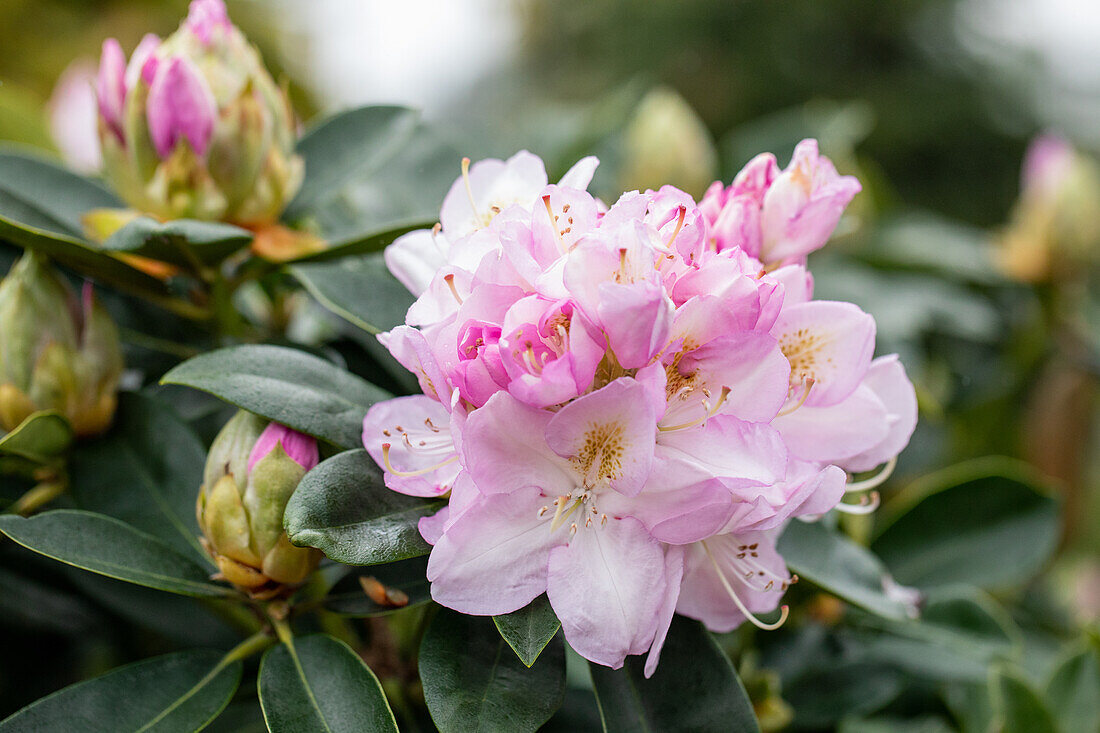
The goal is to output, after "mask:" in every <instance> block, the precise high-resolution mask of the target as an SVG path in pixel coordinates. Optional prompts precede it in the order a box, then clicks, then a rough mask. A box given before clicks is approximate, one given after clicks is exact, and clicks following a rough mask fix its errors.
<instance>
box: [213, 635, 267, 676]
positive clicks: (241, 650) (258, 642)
mask: <svg viewBox="0 0 1100 733" xmlns="http://www.w3.org/2000/svg"><path fill="white" fill-rule="evenodd" d="M274 643H275V638H274V637H273V636H271V634H270V633H268V632H267V631H257V632H256V633H255V634H253V635H252V636H250V637H248V638H247V639H245V640H244V641H242V642H241V643H240V644H238V645H237V646H235V647H233V648H232V649H230V650H229V651H228V652H226V654H225V656H224V657H222V660H221V661H220V662H218V668H219V669H220V668H222V667H224V666H226V665H227V664H232V663H233V662H236V661H237V660H238V659H248V658H249V657H251V656H252V655H253V654H258V653H259V652H262V651H263V650H264V649H267V648H268V647H269V646H271V645H273V644H274Z"/></svg>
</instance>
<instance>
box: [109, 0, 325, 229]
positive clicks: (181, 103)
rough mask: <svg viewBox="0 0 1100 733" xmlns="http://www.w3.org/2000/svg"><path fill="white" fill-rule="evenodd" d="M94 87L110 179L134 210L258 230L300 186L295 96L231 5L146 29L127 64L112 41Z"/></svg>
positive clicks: (212, 4)
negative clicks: (162, 32)
mask: <svg viewBox="0 0 1100 733" xmlns="http://www.w3.org/2000/svg"><path fill="white" fill-rule="evenodd" d="M96 91H97V94H98V98H99V105H98V108H99V138H100V143H101V145H102V147H103V157H104V171H105V175H106V177H107V180H108V181H109V182H110V183H111V184H112V185H113V186H114V188H115V190H116V191H117V192H118V194H119V195H120V196H121V197H122V198H123V199H124V200H125V201H126V202H127V203H128V204H130V205H131V206H132V207H133V208H135V209H138V210H140V211H142V212H145V213H148V214H152V215H153V216H156V217H159V218H162V219H178V218H184V217H187V218H194V219H206V220H221V221H229V222H233V223H236V224H241V225H243V226H252V227H258V226H262V225H265V224H270V223H272V222H274V221H275V220H276V219H277V218H278V216H279V214H280V213H281V212H282V209H283V207H284V205H285V204H286V203H287V202H288V201H289V200H290V198H291V197H293V195H294V194H295V193H296V192H297V190H298V187H299V186H300V185H301V180H302V172H303V163H302V160H301V158H299V157H298V156H296V155H294V152H293V149H294V142H295V130H294V120H293V115H292V113H291V110H290V105H289V102H288V100H287V97H286V93H285V91H284V90H283V89H281V88H280V87H279V86H277V85H276V83H275V81H274V80H273V79H272V78H271V75H270V74H269V73H268V71H267V70H266V69H265V68H264V66H263V63H262V61H261V60H260V55H259V53H258V52H257V51H256V49H255V48H254V47H253V46H252V45H251V44H249V43H248V41H247V40H246V39H245V37H244V36H243V35H242V34H241V32H240V31H239V30H238V29H237V28H236V27H235V26H234V25H233V24H232V23H231V22H230V21H229V17H228V15H227V14H226V11H225V5H224V3H223V2H222V0H193V2H192V3H191V9H190V13H189V14H188V17H187V19H186V20H185V21H184V22H183V23H182V24H181V26H180V28H179V30H177V31H176V32H175V33H174V34H172V35H171V36H169V37H168V38H166V39H165V40H164V41H163V42H161V41H160V40H159V39H157V38H156V37H155V36H146V37H145V39H143V40H142V42H141V44H140V45H139V46H138V48H137V49H135V51H134V53H133V55H132V56H131V59H130V62H129V64H127V63H126V61H125V58H124V56H123V53H122V49H121V48H120V47H119V45H118V42H117V41H114V40H113V39H111V40H108V41H107V42H105V43H104V44H103V56H102V58H101V61H100V70H99V75H98V77H97V83H96Z"/></svg>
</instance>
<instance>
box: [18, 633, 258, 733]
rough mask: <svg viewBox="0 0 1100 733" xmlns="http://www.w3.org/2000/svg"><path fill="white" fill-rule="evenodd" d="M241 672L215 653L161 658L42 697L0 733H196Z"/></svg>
mask: <svg viewBox="0 0 1100 733" xmlns="http://www.w3.org/2000/svg"><path fill="white" fill-rule="evenodd" d="M241 669H242V665H241V663H240V662H230V663H225V662H223V661H221V654H220V653H219V652H215V651H208V650H201V649H192V650H188V651H184V652H176V653H175V654H166V655H165V656H163V657H156V658H154V659H148V660H145V661H143V662H137V663H135V664H129V665H127V666H125V667H120V668H119V669H116V670H113V671H111V672H108V673H107V674H105V675H103V676H102V677H96V678H95V679H93V680H88V681H86V682H79V683H77V684H75V685H72V686H70V687H66V688H65V689H63V690H61V691H59V692H55V693H54V694H52V695H50V696H48V697H44V698H42V699H41V700H39V701H37V702H35V703H32V704H31V705H29V706H28V707H25V708H23V709H22V710H20V711H19V712H17V713H16V714H15V715H12V716H11V717H10V718H8V719H7V720H5V721H4V722H3V723H0V733H16V732H17V731H76V730H79V731H81V733H117V731H122V730H126V731H137V733H152V732H153V731H158V732H160V733H172V732H174V731H197V730H202V729H203V728H205V727H206V726H207V725H208V724H209V723H210V721H212V720H213V719H214V718H216V717H217V716H218V714H219V713H220V712H221V711H222V709H223V708H225V706H226V705H227V704H228V703H229V699H230V698H231V697H233V693H234V692H236V690H237V685H238V684H239V683H240V680H241Z"/></svg>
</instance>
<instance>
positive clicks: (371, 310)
mask: <svg viewBox="0 0 1100 733" xmlns="http://www.w3.org/2000/svg"><path fill="white" fill-rule="evenodd" d="M290 274H292V275H293V276H294V277H295V278H297V279H298V281H299V282H300V283H302V285H303V286H305V288H306V290H308V291H309V292H310V294H311V295H312V296H313V297H314V298H316V299H317V301H318V302H319V303H320V304H321V305H323V306H324V307H325V308H327V309H329V310H330V311H332V312H333V313H335V314H336V315H338V316H340V317H341V318H344V319H345V320H347V321H350V322H351V323H353V324H355V325H356V326H358V327H359V328H361V329H363V330H364V331H369V332H370V333H379V332H381V331H388V330H389V329H391V328H393V327H394V326H398V325H401V324H402V323H404V322H405V313H406V311H408V310H409V306H410V305H412V304H413V300H414V298H413V296H412V294H411V293H409V291H408V289H406V288H405V286H404V285H402V284H401V283H400V282H398V281H397V278H395V277H394V276H393V275H391V274H390V272H389V270H387V269H386V263H385V262H384V261H383V259H382V255H380V254H372V255H366V256H363V257H348V258H346V259H343V260H340V261H338V262H324V263H316V264H301V265H294V266H292V267H291V268H290Z"/></svg>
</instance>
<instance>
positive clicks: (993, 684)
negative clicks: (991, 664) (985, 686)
mask: <svg viewBox="0 0 1100 733" xmlns="http://www.w3.org/2000/svg"><path fill="white" fill-rule="evenodd" d="M989 689H990V697H991V698H992V700H993V715H994V719H995V720H997V721H998V723H999V727H998V728H997V730H1003V731H1006V733H1009V732H1011V733H1015V732H1016V731H1020V733H1023V732H1024V731H1026V732H1027V733H1058V729H1057V728H1056V727H1055V725H1054V719H1053V718H1052V717H1051V715H1050V711H1049V710H1048V709H1047V707H1046V705H1044V704H1043V701H1042V700H1041V699H1040V698H1039V695H1038V694H1037V693H1036V692H1035V690H1033V689H1032V688H1031V686H1030V685H1029V684H1028V683H1027V682H1026V681H1025V680H1024V679H1023V678H1022V677H1021V676H1020V675H1019V674H1018V673H1016V672H1014V671H1013V670H1011V669H1009V668H1008V667H1006V666H1003V665H1001V666H998V667H996V668H994V669H993V670H992V672H991V673H990V681H989Z"/></svg>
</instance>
